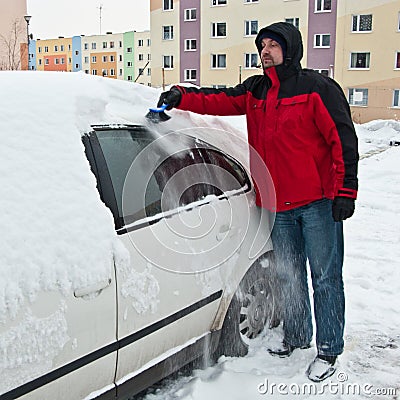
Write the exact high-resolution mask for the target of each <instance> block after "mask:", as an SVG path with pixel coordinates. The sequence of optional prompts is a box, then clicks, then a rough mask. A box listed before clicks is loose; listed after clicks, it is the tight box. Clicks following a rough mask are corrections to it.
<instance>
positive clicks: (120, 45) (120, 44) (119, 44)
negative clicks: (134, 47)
mask: <svg viewBox="0 0 400 400" xmlns="http://www.w3.org/2000/svg"><path fill="white" fill-rule="evenodd" d="M118 46H119V48H120V49H121V48H122V40H120V41H119V42H118Z"/></svg>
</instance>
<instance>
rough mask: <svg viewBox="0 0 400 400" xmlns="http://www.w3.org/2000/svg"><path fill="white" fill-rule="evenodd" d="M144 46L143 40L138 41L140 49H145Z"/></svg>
mask: <svg viewBox="0 0 400 400" xmlns="http://www.w3.org/2000/svg"><path fill="white" fill-rule="evenodd" d="M143 46H144V41H143V39H139V40H138V47H143Z"/></svg>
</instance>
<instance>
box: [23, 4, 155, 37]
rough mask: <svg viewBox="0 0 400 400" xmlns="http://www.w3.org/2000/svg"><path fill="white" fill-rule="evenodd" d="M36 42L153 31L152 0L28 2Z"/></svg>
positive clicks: (30, 26) (30, 28)
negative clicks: (134, 31)
mask: <svg viewBox="0 0 400 400" xmlns="http://www.w3.org/2000/svg"><path fill="white" fill-rule="evenodd" d="M27 4H28V14H29V15H31V16H32V19H31V22H30V25H29V32H30V33H32V34H33V36H34V39H53V38H57V37H58V36H65V37H71V36H74V35H82V34H83V35H87V36H89V35H98V34H99V33H100V12H99V6H100V5H102V6H103V7H102V19H101V33H102V34H105V33H106V32H113V33H121V32H127V31H133V30H136V31H144V30H148V29H150V1H149V0H57V1H55V0H27Z"/></svg>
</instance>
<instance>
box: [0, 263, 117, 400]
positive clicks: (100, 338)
mask: <svg viewBox="0 0 400 400" xmlns="http://www.w3.org/2000/svg"><path fill="white" fill-rule="evenodd" d="M109 263H110V275H109V277H108V278H107V279H105V280H104V281H99V282H94V283H93V284H89V285H88V286H83V287H81V288H78V289H76V290H75V291H71V292H68V293H60V292H56V291H48V292H42V293H40V294H39V295H38V296H37V297H36V298H35V300H34V301H32V302H30V303H29V304H28V305H27V306H26V307H25V308H24V310H23V312H21V313H19V314H18V315H17V316H16V318H13V319H12V320H10V321H8V323H6V324H1V325H0V355H1V356H2V357H1V362H0V372H1V382H0V398H1V399H2V400H6V399H17V398H21V399H29V400H43V399H59V400H63V399H65V400H71V399H83V398H85V397H87V396H89V395H90V393H92V392H95V391H98V390H101V389H102V388H107V390H110V389H111V391H112V389H113V386H114V375H115V368H116V356H117V351H116V350H117V347H116V298H115V293H116V290H115V278H114V274H113V269H114V266H113V259H112V256H111V257H110V260H109Z"/></svg>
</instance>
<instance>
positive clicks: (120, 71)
mask: <svg viewBox="0 0 400 400" xmlns="http://www.w3.org/2000/svg"><path fill="white" fill-rule="evenodd" d="M119 76H122V68H120V69H119Z"/></svg>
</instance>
